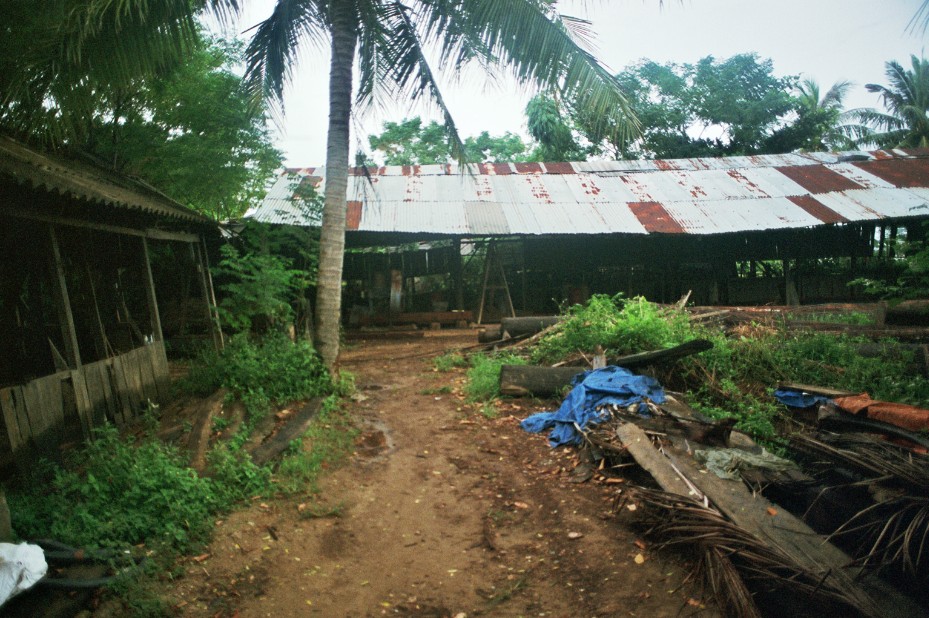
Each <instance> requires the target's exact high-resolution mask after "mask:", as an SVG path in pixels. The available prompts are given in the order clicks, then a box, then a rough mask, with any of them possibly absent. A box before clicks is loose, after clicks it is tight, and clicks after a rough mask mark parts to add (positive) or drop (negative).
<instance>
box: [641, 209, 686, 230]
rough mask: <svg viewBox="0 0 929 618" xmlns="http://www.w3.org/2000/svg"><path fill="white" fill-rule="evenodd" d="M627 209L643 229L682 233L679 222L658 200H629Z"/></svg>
mask: <svg viewBox="0 0 929 618" xmlns="http://www.w3.org/2000/svg"><path fill="white" fill-rule="evenodd" d="M629 209H630V210H631V211H632V214H634V215H635V216H636V218H637V219H638V220H639V222H640V223H641V224H642V226H643V227H644V228H645V230H646V231H647V232H649V233H658V234H683V233H684V228H683V227H681V224H680V223H678V222H677V221H675V220H674V218H673V217H672V216H671V215H670V214H669V213H668V211H667V210H665V208H664V206H662V205H661V204H659V203H658V202H629Z"/></svg>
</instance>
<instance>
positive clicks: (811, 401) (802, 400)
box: [774, 388, 832, 408]
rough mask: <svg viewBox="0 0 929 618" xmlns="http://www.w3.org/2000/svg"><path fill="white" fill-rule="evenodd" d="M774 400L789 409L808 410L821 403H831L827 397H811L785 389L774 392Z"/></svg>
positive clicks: (807, 394)
mask: <svg viewBox="0 0 929 618" xmlns="http://www.w3.org/2000/svg"><path fill="white" fill-rule="evenodd" d="M774 398H775V399H777V400H778V401H780V402H781V403H782V404H784V405H785V406H787V407H789V408H810V407H812V406H815V405H819V404H821V403H828V402H830V401H832V400H831V399H830V398H829V397H823V396H822V395H811V394H809V393H804V392H802V391H797V390H792V389H787V388H779V389H777V390H776V391H774Z"/></svg>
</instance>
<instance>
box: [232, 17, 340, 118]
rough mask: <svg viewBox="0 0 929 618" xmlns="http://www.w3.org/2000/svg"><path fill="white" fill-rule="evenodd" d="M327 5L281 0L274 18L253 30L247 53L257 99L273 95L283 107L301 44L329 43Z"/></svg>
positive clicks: (250, 85) (248, 73) (247, 76)
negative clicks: (286, 89)
mask: <svg viewBox="0 0 929 618" xmlns="http://www.w3.org/2000/svg"><path fill="white" fill-rule="evenodd" d="M325 4H326V3H325V2H321V1H316V0H278V2H277V4H275V5H274V11H273V12H272V13H271V16H270V17H268V18H267V19H266V20H264V21H263V22H261V23H260V24H258V25H257V26H255V27H254V28H253V31H254V34H253V35H252V40H251V41H250V42H249V44H248V47H247V48H246V50H245V60H246V73H245V80H246V83H247V84H248V88H249V90H250V91H251V92H252V94H253V96H254V97H260V96H261V95H262V94H265V95H269V96H270V97H271V98H273V99H274V100H276V101H277V102H278V103H279V104H280V103H282V101H283V97H284V87H285V86H286V84H287V83H288V82H289V81H290V78H291V77H292V71H293V67H294V64H295V61H296V57H297V54H298V52H299V49H300V45H301V43H303V41H304V39H308V40H310V41H311V42H313V43H316V44H317V45H320V46H322V45H323V44H324V41H326V40H327V37H326V33H327V23H328V18H327V15H326V11H325Z"/></svg>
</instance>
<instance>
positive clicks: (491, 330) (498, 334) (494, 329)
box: [477, 326, 503, 343]
mask: <svg viewBox="0 0 929 618" xmlns="http://www.w3.org/2000/svg"><path fill="white" fill-rule="evenodd" d="M502 338H503V334H502V331H501V330H500V327H499V326H488V327H487V328H482V329H481V330H479V331H477V341H478V343H490V342H492V341H500V340H501V339H502Z"/></svg>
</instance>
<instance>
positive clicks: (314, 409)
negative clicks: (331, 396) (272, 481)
mask: <svg viewBox="0 0 929 618" xmlns="http://www.w3.org/2000/svg"><path fill="white" fill-rule="evenodd" d="M322 404H323V400H322V398H321V397H315V398H313V399H310V400H309V401H308V402H307V403H306V405H305V406H303V407H302V408H301V409H300V410H299V411H298V412H297V413H296V414H294V415H293V416H292V417H290V418H289V419H287V420H286V421H285V422H284V425H283V426H282V427H281V428H280V429H278V431H277V433H275V434H274V435H273V436H271V438H270V439H268V440H267V441H265V442H263V443H261V444H259V445H258V446H256V447H255V448H253V449H251V451H250V454H251V456H252V461H254V462H255V463H256V464H257V465H259V466H261V465H264V464H266V463H267V462H269V461H271V460H272V459H274V458H275V457H277V456H278V455H280V454H281V453H283V452H284V451H285V450H286V449H287V447H289V446H290V443H291V442H293V441H294V440H296V439H297V438H299V437H300V436H302V435H303V434H304V433H305V432H306V430H307V429H308V428H309V426H310V423H311V422H312V421H313V419H314V418H315V417H316V415H317V413H319V409H320V408H321V407H322Z"/></svg>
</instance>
